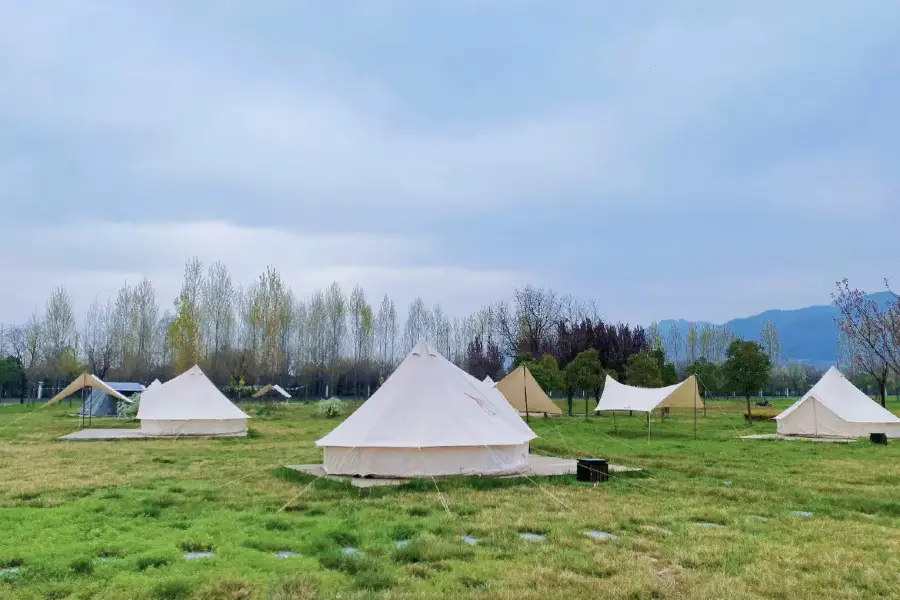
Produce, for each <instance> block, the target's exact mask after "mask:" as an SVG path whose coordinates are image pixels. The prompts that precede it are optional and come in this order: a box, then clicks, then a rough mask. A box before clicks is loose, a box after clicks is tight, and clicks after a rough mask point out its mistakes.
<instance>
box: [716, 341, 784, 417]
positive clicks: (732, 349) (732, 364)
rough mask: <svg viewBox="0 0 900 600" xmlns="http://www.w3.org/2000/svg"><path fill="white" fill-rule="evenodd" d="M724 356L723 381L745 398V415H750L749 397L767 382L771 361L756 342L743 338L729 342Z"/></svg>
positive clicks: (731, 389)
mask: <svg viewBox="0 0 900 600" xmlns="http://www.w3.org/2000/svg"><path fill="white" fill-rule="evenodd" d="M726 356H727V358H726V359H725V362H724V363H723V364H722V374H723V375H724V378H725V383H726V385H727V387H728V389H729V390H730V391H732V392H734V393H735V394H741V395H742V396H744V397H746V398H747V416H752V414H751V412H750V397H751V396H752V395H753V394H755V393H756V392H758V391H759V390H760V389H762V388H763V387H764V386H765V385H766V384H767V383H769V370H770V369H771V368H772V361H771V360H769V357H768V355H766V353H765V351H764V350H763V348H762V346H760V345H759V344H758V343H757V342H748V341H744V340H735V341H733V342H731V344H730V345H729V346H728V351H727V353H726Z"/></svg>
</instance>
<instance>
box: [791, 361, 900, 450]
mask: <svg viewBox="0 0 900 600" xmlns="http://www.w3.org/2000/svg"><path fill="white" fill-rule="evenodd" d="M775 421H776V423H778V426H777V431H778V433H779V435H798V436H813V437H844V438H857V437H865V436H867V435H869V434H870V433H884V434H887V436H888V437H900V417H897V416H896V415H894V414H893V413H891V412H889V411H888V410H886V409H885V408H883V407H882V406H881V405H880V404H878V403H877V402H875V401H874V400H872V399H871V398H869V396H867V395H866V394H864V393H863V392H861V391H860V390H859V389H858V388H857V387H856V386H855V385H853V384H852V383H851V382H850V381H849V380H848V379H847V378H846V377H844V376H843V375H842V374H841V372H840V371H838V370H837V369H835V368H834V367H831V368H830V369H828V371H827V372H826V373H825V375H823V376H822V379H820V380H819V382H818V383H817V384H816V385H814V386H813V387H812V389H810V390H809V391H808V392H807V393H806V394H805V395H804V396H803V397H802V398H800V400H798V401H797V402H795V403H794V404H792V405H791V406H790V407H789V408H788V409H787V410H785V411H784V412H782V413H781V414H780V415H778V416H777V417H775Z"/></svg>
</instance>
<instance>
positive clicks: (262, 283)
mask: <svg viewBox="0 0 900 600" xmlns="http://www.w3.org/2000/svg"><path fill="white" fill-rule="evenodd" d="M848 294H849V290H848ZM849 298H850V299H854V298H856V296H852V295H850V296H849ZM836 303H838V305H839V306H843V308H842V311H843V312H844V313H847V314H849V315H850V316H854V315H856V319H857V320H856V321H848V322H846V323H845V322H842V323H841V324H839V326H840V329H841V331H842V332H843V336H842V339H844V338H846V339H848V340H850V339H852V340H855V341H854V344H853V345H852V346H851V345H850V344H849V342H848V343H846V344H845V346H846V347H847V348H851V347H852V348H853V350H854V352H855V353H856V354H854V356H857V358H856V359H854V360H853V361H851V362H852V366H854V367H858V368H854V372H859V373H862V374H870V373H871V372H874V373H882V371H880V370H879V369H880V368H881V367H882V366H883V365H885V364H892V363H890V361H889V359H890V358H892V357H900V352H896V350H895V347H893V346H892V347H891V348H890V349H888V347H887V346H886V344H887V342H888V341H889V340H893V339H900V338H891V337H890V336H889V335H888V333H887V331H888V330H889V326H890V325H891V324H894V323H895V322H900V318H898V317H897V315H896V314H894V313H893V312H890V311H889V312H887V313H884V314H881V313H879V316H877V318H876V317H875V316H871V315H870V316H869V317H866V318H865V319H863V318H862V317H860V316H858V315H860V314H868V313H860V310H862V308H868V307H867V306H858V304H859V302H856V304H853V303H852V302H849V300H847V299H845V298H844V295H841V296H839V297H838V298H836ZM848 303H849V304H848ZM167 304H168V306H166V305H167ZM852 307H855V308H856V312H852V311H851V310H850V309H851V308H852ZM845 309H846V310H845ZM398 312H399V311H398V307H397V306H396V305H395V303H394V300H393V299H392V298H391V297H390V296H388V295H385V296H383V297H382V298H380V299H370V298H369V297H368V296H367V294H366V293H365V290H363V289H362V288H361V287H360V286H358V285H357V286H354V287H353V288H352V289H351V290H349V293H348V292H347V291H346V290H344V289H342V287H341V286H340V285H339V284H338V283H332V284H331V285H330V286H328V287H327V288H326V289H319V290H315V291H313V292H312V293H311V294H310V295H308V296H305V297H302V296H299V295H297V294H296V293H295V292H294V291H293V290H292V289H290V287H289V286H288V285H287V284H286V283H285V281H284V280H283V279H282V277H281V275H280V273H279V272H278V270H277V269H275V268H271V267H270V268H268V269H266V271H265V272H264V273H262V274H261V275H260V276H259V277H258V278H257V280H256V281H254V282H253V283H252V284H250V285H248V286H239V285H236V284H235V283H234V280H233V278H232V276H231V273H230V272H229V270H228V268H227V267H226V266H225V265H224V264H222V263H221V262H215V263H213V264H210V265H204V264H203V263H202V262H201V261H200V260H199V259H197V258H193V259H191V260H189V261H188V262H187V263H186V265H185V270H184V277H183V282H182V285H181V289H180V292H179V294H178V296H177V297H176V298H175V299H174V302H172V303H171V304H169V303H166V302H163V303H162V305H161V303H160V301H159V299H158V298H157V294H156V290H155V288H154V286H153V283H152V282H151V281H150V280H148V279H146V278H145V279H144V280H142V281H140V282H139V283H138V284H137V285H129V284H125V285H123V286H122V288H121V289H120V290H119V291H118V293H117V294H116V296H115V297H114V298H108V299H100V298H97V299H95V300H94V302H93V303H92V304H91V306H90V308H89V309H88V311H87V313H86V314H85V315H84V317H83V318H82V319H77V318H76V315H75V311H74V309H73V306H72V301H71V298H70V296H69V294H68V292H67V291H66V289H65V288H62V287H60V288H57V289H56V290H54V291H53V293H52V294H51V296H50V298H49V299H48V300H47V302H46V305H45V306H44V308H43V311H40V312H35V313H34V314H33V315H32V317H31V318H30V319H29V320H28V321H27V322H26V323H24V324H20V325H15V326H4V325H0V395H6V396H11V395H13V394H16V393H19V394H22V395H24V394H25V393H26V392H28V391H32V392H33V390H34V387H35V384H36V382H37V381H39V380H40V381H43V382H44V383H45V387H47V388H50V389H56V388H59V387H61V386H62V385H64V384H65V383H67V382H68V381H69V380H71V378H73V377H74V376H75V375H77V374H79V373H81V372H83V371H85V370H86V371H90V372H92V373H95V374H96V375H97V376H99V377H100V378H102V379H107V380H125V381H139V382H143V383H148V382H149V381H152V380H153V379H155V378H159V379H161V380H166V379H169V378H171V377H173V376H174V375H177V374H178V373H181V372H183V371H184V370H186V369H188V368H189V367H191V366H193V365H194V364H199V365H200V366H201V367H202V368H203V369H204V371H205V372H206V373H207V374H208V375H209V376H210V378H211V379H212V380H213V381H214V382H215V383H216V384H217V385H219V386H222V387H229V386H230V387H232V388H241V387H243V386H248V385H261V384H265V383H279V384H281V385H282V386H284V387H288V388H293V389H295V390H298V391H299V395H301V396H307V397H321V396H323V395H325V394H326V392H327V393H328V394H329V395H345V396H356V397H364V396H366V395H368V394H369V393H371V391H373V390H374V389H376V388H377V387H378V385H380V383H381V382H382V381H383V380H384V379H385V378H386V377H387V376H388V375H390V373H391V372H392V370H393V369H394V367H395V366H396V365H397V363H398V362H399V360H400V359H401V358H402V357H403V356H404V355H405V354H406V353H407V352H408V351H409V349H410V348H411V347H412V346H413V345H414V344H415V343H416V342H417V341H418V340H420V339H426V340H429V341H430V342H431V343H432V344H433V345H434V346H435V347H437V348H438V349H439V351H440V352H441V353H442V354H444V355H445V356H446V357H447V358H448V359H450V360H451V361H452V362H454V363H455V364H457V365H459V366H460V367H462V368H465V369H467V370H468V371H469V372H470V373H472V374H473V375H475V376H476V377H478V378H479V379H482V378H483V377H485V376H491V377H492V378H495V379H496V378H498V377H500V376H502V375H503V373H504V371H505V367H509V366H510V363H511V364H512V366H517V365H519V364H521V363H527V364H528V365H529V368H530V369H531V370H532V372H533V373H534V374H535V377H536V378H538V380H539V382H540V383H541V384H542V385H543V386H544V387H545V388H546V389H547V390H548V391H550V392H552V393H554V395H557V396H565V397H567V398H568V400H569V406H570V411H571V407H572V402H573V399H574V397H575V396H576V395H577V392H582V394H581V395H583V396H584V397H589V396H590V397H593V398H594V399H595V400H596V399H597V398H599V394H600V393H601V392H602V385H603V381H604V380H605V377H606V375H610V376H611V377H614V378H616V379H618V380H619V381H623V382H628V383H630V384H632V385H641V386H644V387H656V386H658V385H669V384H671V383H675V382H676V381H679V380H680V379H681V378H683V377H685V376H687V375H690V374H694V375H697V376H698V380H699V381H700V385H701V388H702V390H703V392H704V393H705V394H707V395H720V394H742V395H743V394H745V393H750V392H749V391H748V390H747V389H745V388H747V386H746V385H738V384H737V383H736V382H735V381H734V377H729V376H728V371H727V369H726V368H725V366H726V365H727V364H728V360H729V359H731V358H733V357H734V355H735V352H737V350H738V346H736V345H735V344H736V342H741V341H742V340H738V339H737V338H736V336H735V335H734V334H733V332H731V331H729V330H728V329H726V328H721V327H713V326H708V325H704V326H702V327H699V328H698V327H697V326H694V325H691V326H689V327H688V329H687V332H686V334H684V335H682V333H681V332H680V331H679V330H678V328H677V327H676V326H673V327H672V328H671V329H670V330H669V331H666V332H663V331H661V328H660V326H659V325H658V324H657V323H653V324H651V325H650V326H649V327H648V328H646V329H645V328H643V327H641V326H631V325H628V324H624V323H612V322H606V321H604V320H603V319H602V318H601V317H600V315H599V311H598V310H597V309H596V307H595V306H594V305H593V303H590V302H578V301H576V300H574V299H573V298H572V297H570V296H565V295H560V294H558V293H556V292H554V291H553V290H549V289H543V288H538V287H534V286H524V287H521V288H518V289H516V290H515V291H514V293H513V297H512V298H511V299H510V300H506V301H499V302H496V303H494V304H490V305H487V306H484V307H482V308H481V309H479V310H477V311H475V312H473V313H472V314H469V315H466V316H450V315H448V314H447V313H446V312H445V311H444V310H443V309H442V307H441V306H440V305H433V306H428V305H427V304H426V303H425V301H424V300H423V299H422V298H420V297H419V298H415V299H414V300H413V301H412V302H411V303H410V304H409V305H408V306H407V307H405V315H404V317H403V319H402V322H401V318H400V316H399V315H398ZM897 314H900V309H898V313H897ZM850 316H848V317H846V319H845V321H846V320H847V319H850ZM891 319H895V320H891ZM874 321H877V322H878V323H880V324H881V325H880V327H881V329H879V330H878V331H880V332H881V333H880V334H879V335H880V337H879V338H878V340H875V341H873V342H872V344H869V345H866V344H865V341H866V338H863V339H859V337H860V336H859V332H860V331H863V332H871V331H872V330H874V329H875V327H874V325H873V324H872V323H873V322H874ZM870 337H871V336H870ZM752 343H753V344H755V348H756V350H758V352H759V353H760V354H761V355H763V356H765V357H766V363H765V364H766V365H767V368H766V373H765V379H764V380H763V379H761V376H760V377H757V378H756V379H755V380H754V381H753V384H754V386H755V388H756V390H754V393H756V392H757V391H759V390H761V389H763V388H765V389H767V390H769V391H770V392H775V391H778V390H784V393H785V394H787V393H802V392H803V391H805V390H806V389H808V386H809V385H810V384H811V382H812V381H814V380H815V378H816V377H817V376H818V372H817V370H816V369H814V368H812V367H811V366H810V365H802V364H784V363H783V361H782V360H781V356H780V353H781V349H780V342H779V340H778V332H777V329H776V327H775V325H774V323H771V322H768V323H765V324H764V325H763V327H762V330H761V331H760V336H759V340H758V341H753V342H752ZM861 349H868V350H867V353H865V354H863V353H862V352H861ZM891 352H895V353H894V354H891ZM4 357H5V358H4ZM862 358H866V359H869V360H868V362H866V361H863V360H862ZM875 359H878V360H877V361H876V360H875ZM875 363H877V364H876V365H875V366H876V367H877V368H869V369H866V368H865V367H866V366H869V365H873V364H875ZM888 371H890V368H888ZM889 380H890V378H889V375H888V376H885V377H884V378H883V379H882V380H881V381H883V382H884V383H885V385H886V384H887V383H888V382H889ZM739 388H740V389H739Z"/></svg>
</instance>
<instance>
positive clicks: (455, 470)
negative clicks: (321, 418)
mask: <svg viewBox="0 0 900 600" xmlns="http://www.w3.org/2000/svg"><path fill="white" fill-rule="evenodd" d="M534 437H535V435H534V432H532V431H531V429H530V428H529V427H528V426H527V425H525V423H524V422H523V421H522V419H521V418H520V417H519V416H518V414H516V412H515V410H514V409H513V408H512V407H511V406H509V404H508V403H506V402H505V401H503V402H501V401H500V398H499V397H497V396H496V395H495V394H493V392H490V391H488V389H487V387H486V386H485V385H484V384H482V383H481V382H479V381H478V380H477V379H475V378H474V377H472V376H471V375H469V374H467V373H466V372H465V371H463V370H462V369H460V368H459V367H457V366H456V365H454V364H453V363H451V362H450V361H448V360H447V359H446V358H444V357H443V356H441V355H440V354H439V353H438V352H437V351H436V350H434V349H433V348H431V347H430V346H428V345H427V344H425V343H424V342H419V343H418V344H417V345H416V347H415V348H413V350H412V352H410V353H409V354H408V355H407V357H406V358H405V359H404V360H403V362H402V363H400V366H399V367H397V370H396V371H394V373H393V374H392V375H391V376H390V377H389V378H388V379H387V381H385V382H384V384H383V385H382V386H381V387H380V388H378V391H377V392H375V393H374V394H373V395H372V397H371V398H369V399H368V400H367V401H366V402H365V403H364V404H363V405H362V406H361V407H360V408H359V409H358V410H357V411H356V412H354V413H353V414H352V415H350V417H348V418H347V420H345V421H344V422H343V423H341V424H340V425H338V426H337V427H336V428H335V429H334V430H333V431H331V433H329V434H328V435H326V436H325V437H323V438H322V439H320V440H319V441H317V442H316V445H317V446H320V447H322V448H324V449H325V465H324V467H325V472H326V473H329V474H342V475H357V476H376V477H427V476H444V475H499V474H507V473H515V472H518V471H521V470H523V469H525V468H526V467H527V464H528V442H529V441H530V440H532V439H533V438H534Z"/></svg>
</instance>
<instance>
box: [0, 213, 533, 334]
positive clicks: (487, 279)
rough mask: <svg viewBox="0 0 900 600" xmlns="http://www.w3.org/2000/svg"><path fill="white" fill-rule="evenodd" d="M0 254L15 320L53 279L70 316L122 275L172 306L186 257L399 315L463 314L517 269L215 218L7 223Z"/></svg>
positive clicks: (408, 244) (425, 245)
mask: <svg viewBox="0 0 900 600" xmlns="http://www.w3.org/2000/svg"><path fill="white" fill-rule="evenodd" d="M4 247H6V248H8V249H12V250H13V252H6V253H3V254H0V270H2V272H3V274H4V281H6V282H9V283H10V285H8V286H5V290H4V293H3V294H0V322H7V323H16V322H21V321H24V320H25V319H26V318H27V316H28V314H29V313H30V311H32V310H34V309H38V310H40V309H41V308H42V307H43V305H44V302H45V301H46V299H47V298H48V297H49V295H50V292H51V291H52V289H53V288H54V287H56V286H57V285H62V286H64V287H66V289H67V290H68V291H69V293H70V294H71V296H72V298H73V304H74V305H75V308H76V311H77V313H78V314H83V313H84V312H85V311H86V310H87V307H88V306H89V305H90V303H91V302H92V301H93V300H94V299H95V298H100V299H101V300H104V299H106V298H110V297H114V296H115V294H116V291H117V290H118V289H119V288H120V287H121V286H122V284H123V283H125V282H126V281H127V282H128V283H129V284H136V283H138V282H139V281H140V280H141V279H142V278H143V277H148V278H150V280H151V281H152V282H153V283H154V286H155V287H156V291H157V301H158V303H159V304H160V306H162V307H163V308H168V307H170V306H171V302H172V301H173V300H174V298H175V296H176V295H177V294H178V290H179V288H180V286H181V281H182V274H183V269H184V264H185V262H186V261H187V260H188V259H189V258H190V257H192V256H197V257H199V258H200V259H201V260H202V261H203V262H204V263H205V264H209V263H211V262H214V261H216V260H220V261H222V262H223V263H224V264H225V265H227V266H228V267H229V269H230V271H231V273H232V277H233V279H234V281H235V284H236V285H247V284H250V283H252V282H253V281H254V280H255V279H256V278H257V277H258V276H259V275H260V274H261V273H263V272H264V270H265V269H266V268H267V267H268V266H273V267H275V268H276V269H278V270H279V272H280V273H281V275H282V278H283V279H284V280H285V282H286V283H287V284H288V285H289V286H290V287H291V288H292V289H293V290H294V292H295V294H297V295H298V296H299V297H301V298H304V297H306V296H308V295H309V294H310V293H311V292H312V291H313V290H315V289H321V288H325V287H327V286H328V285H329V284H330V283H331V282H332V281H337V282H338V283H340V284H341V285H342V287H344V289H345V291H346V292H348V293H349V291H350V289H351V288H352V286H353V285H355V284H357V283H358V284H360V285H362V286H363V288H364V289H365V290H366V293H367V295H368V296H369V300H370V302H372V303H373V304H375V305H376V306H377V303H378V302H379V301H380V298H381V296H383V295H384V294H389V295H390V296H391V297H392V298H393V299H394V301H395V303H396V304H397V306H398V310H399V311H400V312H401V313H402V312H403V311H404V310H405V307H406V305H407V304H408V303H409V302H410V301H411V300H412V299H413V298H414V297H416V296H422V298H423V299H425V301H426V302H427V303H429V304H435V303H440V304H441V305H442V306H443V307H444V309H445V310H446V311H447V312H448V313H450V314H456V315H462V314H466V313H468V312H470V311H473V310H475V309H477V308H478V307H479V306H481V305H483V304H486V303H489V302H494V301H496V300H498V299H502V298H505V297H508V296H509V295H510V294H511V292H512V290H513V288H514V287H515V286H516V285H521V284H522V283H527V282H528V281H529V277H528V275H527V274H525V273H519V272H513V271H491V270H477V269H465V268H460V267H456V266H446V265H442V264H440V263H439V262H436V259H437V257H439V256H440V254H441V249H440V247H439V246H438V245H437V244H436V243H435V242H434V241H433V240H432V239H429V238H427V237H421V236H420V237H417V238H412V237H383V238H382V237H377V236H370V235H359V236H354V235H335V236H306V235H299V234H294V233H291V232H288V231H283V230H277V229H271V228H246V227H237V226H234V225H228V224H224V223H202V222H201V223H144V224H139V225H135V224H129V223H109V222H94V223H91V222H83V223H79V224H76V225H66V226H60V227H51V228H44V229H42V230H41V231H40V239H39V240H37V239H36V237H35V232H32V231H23V230H18V231H12V232H10V236H9V238H8V239H7V240H6V241H5V244H4Z"/></svg>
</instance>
